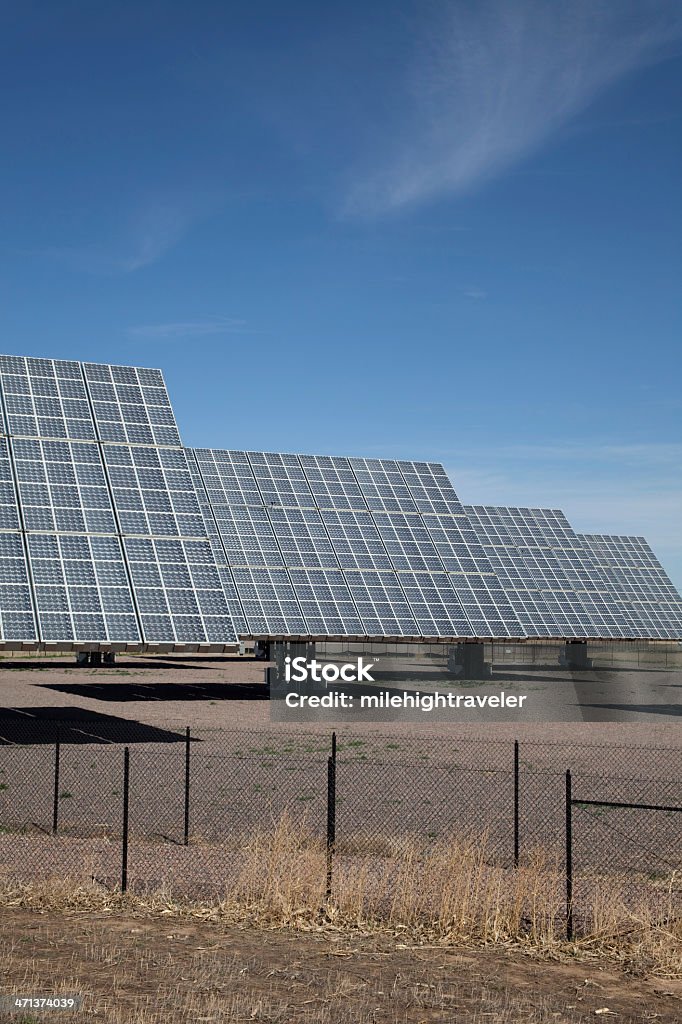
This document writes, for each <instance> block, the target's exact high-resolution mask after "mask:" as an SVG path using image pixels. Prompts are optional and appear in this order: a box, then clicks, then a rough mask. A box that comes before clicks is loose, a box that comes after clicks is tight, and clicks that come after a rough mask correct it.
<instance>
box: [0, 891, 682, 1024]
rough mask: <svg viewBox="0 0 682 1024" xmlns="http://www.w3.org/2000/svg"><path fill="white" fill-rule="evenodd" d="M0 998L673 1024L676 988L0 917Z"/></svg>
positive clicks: (144, 1023) (229, 1018)
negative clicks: (79, 998) (77, 997)
mask: <svg viewBox="0 0 682 1024" xmlns="http://www.w3.org/2000/svg"><path fill="white" fill-rule="evenodd" d="M3 924H4V927H3V930H2V935H1V937H0V955H1V957H2V963H3V979H2V982H1V983H0V989H1V991H2V992H3V993H5V994H12V995H18V996H30V995H43V996H45V995H49V994H57V993H60V994H64V995H67V994H82V995H83V1009H82V1010H81V1011H79V1012H77V1013H73V1014H71V1013H68V1012H64V1011H61V1012H59V1013H58V1014H56V1013H41V1014H37V1013H36V1014H34V1015H31V1014H30V1012H27V1013H25V1014H24V1015H23V1016H22V1015H21V1014H19V1015H17V1014H12V1015H9V1014H5V1015H3V1014H0V1020H3V1021H8V1022H9V1021H14V1022H17V1021H23V1022H25V1024H28V1022H31V1024H33V1022H37V1021H38V1020H52V1019H57V1020H63V1021H65V1022H66V1021H69V1020H72V1021H82V1020H83V1019H90V1018H92V1019H95V1020H101V1021H103V1022H111V1024H119V1022H121V1024H123V1022H131V1024H133V1022H134V1024H152V1022H154V1024H157V1022H158V1024H167V1022H168V1024H169V1022H171V1021H173V1022H175V1021H177V1022H183V1024H184V1022H195V1021H196V1022H199V1021H207V1022H208V1021H218V1022H221V1021H224V1022H237V1021H243V1022H246V1021H256V1022H262V1024H294V1022H302V1024H304V1022H308V1024H313V1022H315V1024H437V1022H438V1024H454V1022H457V1021H464V1022H471V1024H474V1022H475V1024H522V1022H523V1024H550V1022H552V1024H586V1022H587V1021H597V1020H610V1019H613V1020H615V1021H617V1022H623V1024H626V1022H633V1024H634V1022H644V1021H648V1022H651V1021H656V1022H659V1024H679V1021H680V1020H682V982H680V981H668V980H665V981H664V980H659V979H645V978H642V977H637V976H633V975H632V974H626V973H624V971H623V969H622V967H620V966H619V965H618V964H617V963H613V962H608V961H604V960H601V961H599V962H598V963H596V962H594V961H591V960H590V959H589V958H584V959H582V960H581V961H580V962H571V961H570V960H568V958H564V960H563V961H559V960H554V961H549V960H542V959H539V958H537V956H536V957H534V956H532V955H529V954H524V953H523V952H521V951H519V949H518V947H512V946H509V947H502V948H500V947H497V948H460V949H456V950H455V949H443V948H438V947H436V948H434V947H424V946H408V945H407V944H405V943H403V944H401V943H400V942H399V941H398V940H396V939H392V938H389V937H376V936H375V937H370V936H366V935H362V934H357V933H356V934H354V933H345V934H341V933H335V932H333V931H332V932H330V931H326V932H323V933H322V932H321V933H318V934H310V933H301V932H297V933H291V932H282V931H274V930H264V929H255V928H249V927H243V928H234V927H233V928H220V927H217V926H216V925H212V924H207V923H203V922H196V921H192V920H191V919H173V918H168V917H166V918H161V919H159V918H158V917H157V918H155V919H152V918H146V917H143V916H137V915H130V916H128V915H120V916H119V915H117V916H115V917H111V916H108V915H105V914H93V913H78V914H77V913H72V912H63V913H55V912H42V913H40V912H37V911H26V910H21V909H11V908H10V909H6V910H4V911H3Z"/></svg>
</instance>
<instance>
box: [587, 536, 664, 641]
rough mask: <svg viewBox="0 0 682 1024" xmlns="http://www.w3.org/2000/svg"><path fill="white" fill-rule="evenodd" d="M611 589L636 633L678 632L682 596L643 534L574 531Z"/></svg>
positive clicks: (646, 634)
mask: <svg viewBox="0 0 682 1024" xmlns="http://www.w3.org/2000/svg"><path fill="white" fill-rule="evenodd" d="M578 539H579V540H580V541H582V543H583V544H584V545H585V546H586V547H587V548H588V550H589V551H590V553H591V555H592V558H593V559H594V561H595V563H596V565H597V566H598V567H599V569H600V570H602V571H603V572H604V574H605V575H606V578H607V580H608V581H609V583H610V584H611V588H612V591H613V592H614V593H616V594H617V595H619V598H620V599H621V600H623V601H624V603H625V605H626V607H627V608H628V609H629V611H630V614H631V615H632V616H633V617H634V618H635V619H636V620H637V622H638V624H639V634H638V635H640V636H651V637H658V638H668V639H676V638H679V637H680V636H682V597H680V595H679V594H678V592H677V590H676V589H675V587H674V586H673V584H672V582H671V580H670V579H669V577H668V575H667V574H666V572H665V570H664V568H663V566H662V565H661V563H660V562H659V561H658V559H657V558H656V556H655V555H654V553H653V551H652V550H651V548H650V547H649V545H648V544H647V542H646V541H645V540H644V538H643V537H617V536H611V535H604V534H589V533H583V534H578Z"/></svg>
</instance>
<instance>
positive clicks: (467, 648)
mask: <svg viewBox="0 0 682 1024" xmlns="http://www.w3.org/2000/svg"><path fill="white" fill-rule="evenodd" d="M448 668H449V669H450V671H451V672H453V673H454V674H455V675H456V676H459V677H460V678H461V679H490V676H491V675H492V669H491V667H490V665H488V664H487V663H486V661H485V645H484V644H478V643H473V644H456V645H455V646H454V647H451V648H450V651H449V653H448Z"/></svg>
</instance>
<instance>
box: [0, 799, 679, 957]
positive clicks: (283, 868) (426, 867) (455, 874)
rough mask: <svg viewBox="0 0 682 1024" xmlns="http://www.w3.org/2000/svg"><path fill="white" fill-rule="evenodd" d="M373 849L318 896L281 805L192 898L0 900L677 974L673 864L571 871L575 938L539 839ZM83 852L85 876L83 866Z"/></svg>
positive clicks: (318, 865)
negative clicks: (521, 859)
mask: <svg viewBox="0 0 682 1024" xmlns="http://www.w3.org/2000/svg"><path fill="white" fill-rule="evenodd" d="M381 845H382V848H383V850H384V852H385V853H386V852H387V851H389V852H390V855H384V856H376V854H372V853H368V852H363V850H362V846H361V845H358V846H357V848H356V849H357V852H355V853H352V854H349V853H347V854H345V855H343V856H339V857H337V858H335V861H334V876H333V891H332V898H331V900H329V901H327V899H326V893H325V887H326V870H325V861H326V855H325V850H324V848H323V847H321V845H320V843H319V840H318V839H317V838H316V837H315V836H314V835H313V833H312V832H310V831H308V830H307V829H306V827H305V825H304V824H303V825H302V824H301V823H300V821H299V822H294V821H293V820H292V819H291V818H289V817H288V816H287V815H284V816H283V817H282V818H281V819H280V820H279V822H277V823H276V824H274V825H273V827H272V828H271V829H270V830H268V831H262V832H259V833H256V834H254V835H252V836H251V838H250V841H249V842H248V844H247V845H246V846H245V848H244V850H243V851H242V854H241V856H240V857H239V859H238V860H237V861H236V862H235V864H234V869H233V871H232V873H231V877H230V878H229V879H227V881H226V882H225V885H224V890H223V892H222V894H221V897H220V898H219V899H217V900H215V901H211V902H206V903H198V902H190V901H187V900H184V899H183V900H181V899H175V898H174V897H173V893H172V892H171V891H170V889H164V888H157V889H155V890H153V891H150V892H147V893H145V894H140V893H138V894H127V895H126V896H123V895H121V894H120V893H118V894H117V893H115V892H111V891H109V890H107V889H105V888H104V887H103V886H101V885H98V884H93V883H92V882H91V881H87V882H85V881H84V882H83V884H78V883H77V881H75V880H74V879H73V878H70V879H67V878H62V879H49V880H46V881H44V882H40V883H38V882H36V883H33V884H16V883H13V882H12V881H11V880H9V879H8V880H5V881H4V882H2V883H0V904H2V905H4V906H5V907H9V906H14V907H33V908H36V907H37V908H41V909H65V908H70V909H91V910H100V909H101V910H105V911H107V912H124V911H125V910H130V909H133V908H135V909H137V910H145V911H149V912H152V913H163V914H165V915H168V914H172V915H177V916H186V917H192V918H195V919H203V920H211V921H217V922H222V923H224V924H238V923H243V922H247V921H248V922H250V923H256V924H258V925H259V926H262V927H268V928H294V929H298V930H309V931H310V930H320V929H332V930H342V931H354V932H360V933H364V934H392V935H398V936H400V935H402V936H404V937H405V938H406V940H409V941H410V942H419V943H431V944H435V945H440V946H454V945H462V944H465V945H472V944H476V945H481V944H484V945H488V944H495V943H514V944H517V945H519V946H522V947H524V948H525V949H527V950H533V951H536V952H542V953H544V954H549V955H564V954H568V955H571V956H586V957H595V956H599V955H606V956H608V957H611V958H613V957H616V958H618V959H620V960H621V961H623V962H627V963H629V964H631V965H636V967H637V970H639V971H642V970H645V971H647V972H649V973H653V974H657V975H660V976H667V977H682V920H681V919H680V918H679V899H680V898H679V880H678V879H676V878H675V876H674V875H673V876H672V877H671V878H670V879H669V880H668V882H667V884H666V885H664V884H663V883H660V882H659V883H658V888H657V889H655V888H654V887H653V885H651V886H649V887H648V888H647V889H642V891H641V894H640V896H639V898H636V899H633V897H632V879H631V878H625V877H620V876H601V877H599V878H598V879H593V880H585V879H582V880H581V881H580V885H579V887H577V895H576V908H575V915H576V924H577V930H578V933H579V938H577V939H576V941H574V942H572V943H568V942H566V940H565V904H564V900H565V883H564V877H563V871H562V866H561V865H560V864H558V863H557V862H556V860H555V859H552V858H551V857H548V856H547V855H546V854H544V853H543V851H542V850H536V851H535V852H534V853H533V855H532V856H530V857H529V858H527V859H526V861H525V863H524V864H523V865H522V866H521V867H519V868H518V869H516V870H509V869H506V868H501V867H495V866H492V865H491V863H490V862H489V858H488V856H487V846H486V841H485V837H480V836H479V837H476V836H466V835H464V836H462V835H460V836H457V837H453V838H451V839H450V840H449V841H441V842H438V843H435V844H433V845H432V846H431V847H430V848H428V849H426V850H425V849H424V848H423V846H422V844H421V843H419V842H418V841H417V840H415V841H414V842H410V841H409V840H405V839H401V841H400V843H399V844H395V845H394V846H393V848H390V839H389V838H386V840H384V841H382V844H381ZM90 873H91V872H90V868H89V867H88V865H87V864H83V877H84V878H90Z"/></svg>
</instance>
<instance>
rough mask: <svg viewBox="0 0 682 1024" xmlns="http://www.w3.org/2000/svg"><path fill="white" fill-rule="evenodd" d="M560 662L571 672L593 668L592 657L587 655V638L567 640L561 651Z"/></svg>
mask: <svg viewBox="0 0 682 1024" xmlns="http://www.w3.org/2000/svg"><path fill="white" fill-rule="evenodd" d="M559 664H560V665H563V666H564V668H567V669H569V670H570V671H571V672H579V671H580V670H581V669H583V670H586V669H591V668H592V659H591V658H588V657H587V640H567V641H566V644H565V646H564V649H563V650H562V651H560V653H559Z"/></svg>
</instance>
